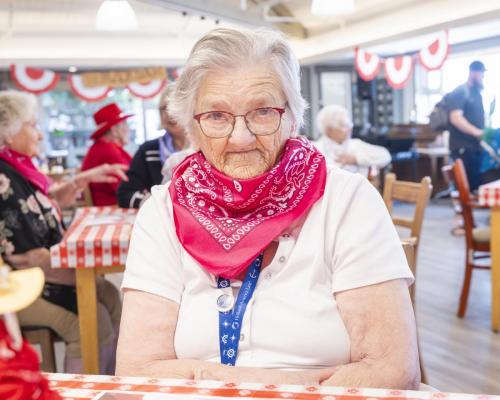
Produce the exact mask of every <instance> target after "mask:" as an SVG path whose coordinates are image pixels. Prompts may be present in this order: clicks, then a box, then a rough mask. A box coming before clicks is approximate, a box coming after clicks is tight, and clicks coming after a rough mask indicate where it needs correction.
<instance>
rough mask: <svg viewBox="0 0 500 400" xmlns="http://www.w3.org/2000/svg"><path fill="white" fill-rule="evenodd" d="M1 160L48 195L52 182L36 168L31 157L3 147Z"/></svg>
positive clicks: (0, 155)
mask: <svg viewBox="0 0 500 400" xmlns="http://www.w3.org/2000/svg"><path fill="white" fill-rule="evenodd" d="M0 159H1V160H4V161H5V162H6V163H7V164H9V165H10V166H11V167H12V168H14V169H15V170H16V171H17V172H19V173H20V174H21V175H22V176H24V177H25V178H26V179H27V180H28V181H29V182H30V183H31V184H32V185H33V186H35V188H37V189H38V190H40V191H41V192H42V193H43V194H44V195H46V196H47V195H48V193H49V186H50V184H51V183H52V182H51V180H50V179H49V178H48V177H47V176H45V175H44V174H42V173H41V172H40V171H39V170H38V169H37V168H36V167H35V165H34V164H33V162H32V161H31V158H30V157H28V156H26V155H24V154H21V153H18V152H17V151H15V150H12V149H9V148H7V147H3V148H1V149H0Z"/></svg>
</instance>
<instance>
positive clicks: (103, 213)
mask: <svg viewBox="0 0 500 400" xmlns="http://www.w3.org/2000/svg"><path fill="white" fill-rule="evenodd" d="M136 214H137V210H135V209H125V208H116V207H85V208H80V209H78V210H77V213H76V215H75V218H74V220H73V223H72V224H71V226H70V228H69V229H68V231H67V232H66V234H65V235H64V238H63V240H62V241H61V242H60V243H59V244H57V245H55V246H52V247H51V249H50V258H51V261H52V268H95V267H111V266H115V265H124V264H125V260H126V258H127V252H128V245H129V242H130V236H131V234H132V225H133V223H134V220H135V216H136Z"/></svg>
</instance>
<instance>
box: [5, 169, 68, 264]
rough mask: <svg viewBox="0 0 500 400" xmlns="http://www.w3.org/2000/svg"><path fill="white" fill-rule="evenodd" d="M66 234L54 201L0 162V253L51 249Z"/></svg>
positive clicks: (7, 253) (8, 253)
mask: <svg viewBox="0 0 500 400" xmlns="http://www.w3.org/2000/svg"><path fill="white" fill-rule="evenodd" d="M62 234H63V228H62V224H61V220H60V216H59V213H58V210H57V208H56V207H55V206H54V204H53V203H52V201H51V200H50V199H49V198H48V197H47V196H45V195H44V194H43V193H42V192H40V191H39V190H37V189H36V188H35V187H34V186H32V185H31V183H30V182H28V181H27V180H26V179H25V178H24V177H23V176H22V175H21V174H19V173H18V172H17V171H16V170H14V169H13V168H12V167H11V166H10V165H9V164H7V163H6V162H4V161H2V160H0V254H1V255H10V254H20V253H24V252H26V251H28V250H32V249H35V248H39V247H45V248H50V246H53V245H55V244H57V243H59V242H60V241H61V239H62Z"/></svg>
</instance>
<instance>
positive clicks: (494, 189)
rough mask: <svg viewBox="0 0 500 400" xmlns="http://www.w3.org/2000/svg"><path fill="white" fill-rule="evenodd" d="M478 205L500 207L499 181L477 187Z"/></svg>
mask: <svg viewBox="0 0 500 400" xmlns="http://www.w3.org/2000/svg"><path fill="white" fill-rule="evenodd" d="M479 204H481V205H482V206H487V207H500V180H498V181H494V182H491V183H487V184H486V185H481V186H479Z"/></svg>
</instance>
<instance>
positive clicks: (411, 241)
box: [401, 237, 417, 307]
mask: <svg viewBox="0 0 500 400" xmlns="http://www.w3.org/2000/svg"><path fill="white" fill-rule="evenodd" d="M401 245H402V246H403V250H404V252H405V256H406V261H407V262H408V266H409V267H410V270H411V272H412V274H413V276H414V277H415V278H416V277H417V262H416V261H417V260H416V257H415V255H416V254H415V250H416V245H417V238H415V237H408V238H404V239H401ZM408 289H409V290H410V298H411V302H412V304H413V307H415V283H414V284H413V285H411V286H410V287H409V288H408Z"/></svg>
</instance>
